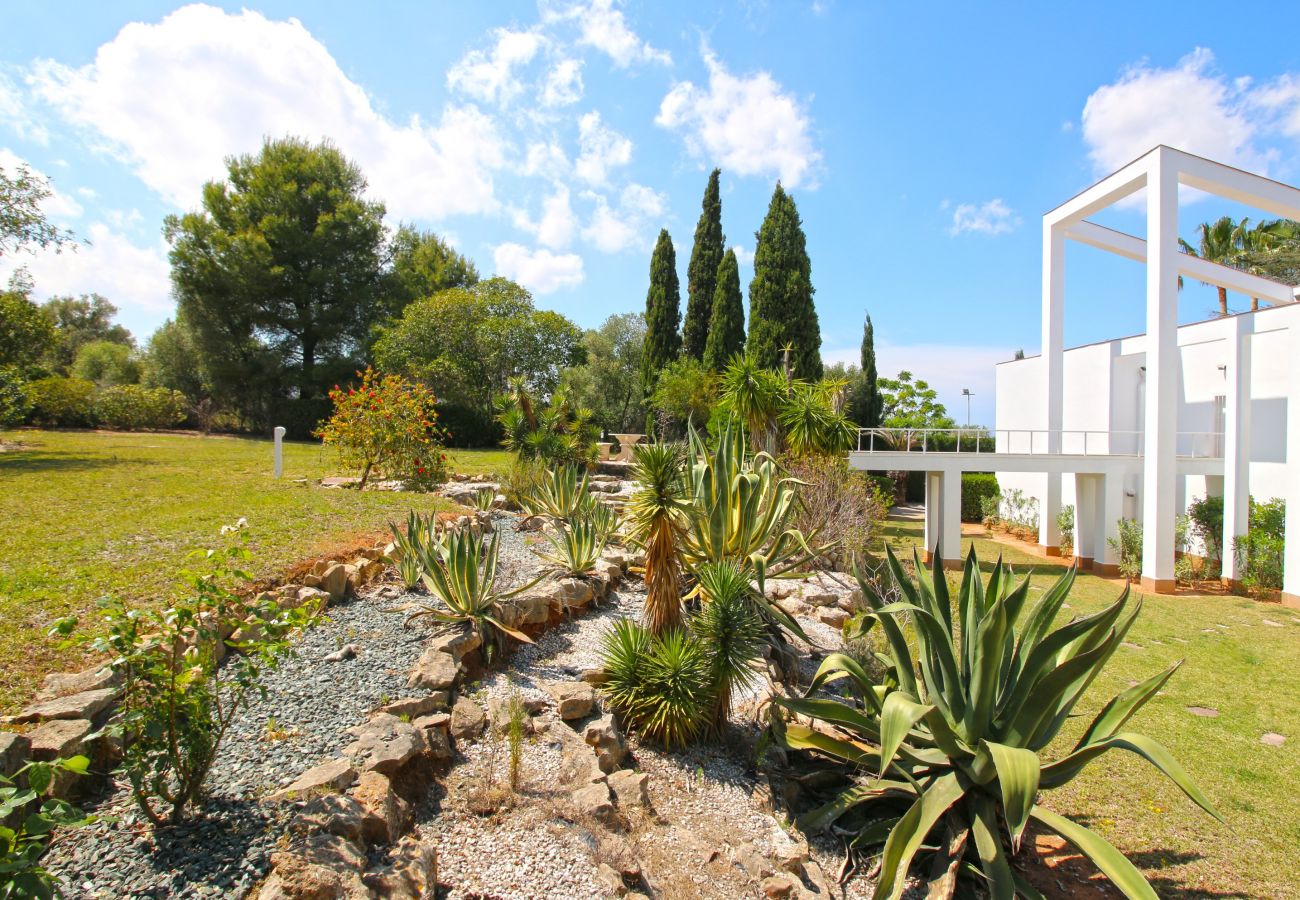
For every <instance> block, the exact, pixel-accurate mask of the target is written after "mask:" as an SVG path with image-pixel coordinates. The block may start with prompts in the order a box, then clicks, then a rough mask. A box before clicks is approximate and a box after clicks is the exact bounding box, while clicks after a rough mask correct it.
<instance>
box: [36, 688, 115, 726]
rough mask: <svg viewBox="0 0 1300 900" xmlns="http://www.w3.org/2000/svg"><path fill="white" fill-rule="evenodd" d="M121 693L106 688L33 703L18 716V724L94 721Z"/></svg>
mask: <svg viewBox="0 0 1300 900" xmlns="http://www.w3.org/2000/svg"><path fill="white" fill-rule="evenodd" d="M120 694H121V691H120V690H119V689H118V688H114V687H106V688H100V689H98V690H94V691H82V692H81V693H80V694H68V695H66V696H63V697H58V698H56V699H53V700H46V701H44V702H42V703H33V704H32V705H31V706H29V707H27V708H26V709H24V710H23V711H22V712H20V713H19V714H18V715H16V716H14V719H13V721H14V722H16V723H25V722H45V721H48V720H50V719H93V718H95V716H97V715H99V714H100V713H101V712H103V711H104V710H106V709H108V707H109V706H111V705H112V704H113V702H114V701H115V700H117V698H118V696H119V695H120Z"/></svg>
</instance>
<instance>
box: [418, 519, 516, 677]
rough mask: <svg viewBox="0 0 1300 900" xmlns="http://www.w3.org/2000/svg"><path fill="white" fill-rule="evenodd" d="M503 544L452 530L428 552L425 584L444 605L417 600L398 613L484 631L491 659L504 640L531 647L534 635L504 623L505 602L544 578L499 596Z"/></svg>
mask: <svg viewBox="0 0 1300 900" xmlns="http://www.w3.org/2000/svg"><path fill="white" fill-rule="evenodd" d="M497 546H498V545H497V536H496V535H495V534H493V535H492V537H491V538H485V537H481V536H477V535H475V534H473V533H472V532H470V531H469V530H468V529H461V530H459V531H450V532H448V533H447V534H446V535H445V536H444V537H443V538H442V539H441V540H440V541H438V542H437V543H436V544H434V545H433V546H432V547H427V548H425V571H424V573H423V574H422V575H421V579H422V580H423V581H424V586H425V587H427V588H428V589H429V592H430V593H431V594H433V595H434V597H436V598H437V599H438V600H440V601H442V604H443V605H442V606H431V605H430V604H428V603H420V602H413V603H407V604H404V605H402V606H399V607H397V608H396V609H395V610H394V611H395V612H405V613H409V615H408V616H407V617H406V622H407V624H408V625H409V624H410V623H411V622H413V621H416V620H418V619H421V618H425V617H428V618H431V619H433V620H434V621H436V622H438V623H440V624H441V625H443V626H445V627H462V628H468V629H469V630H471V631H475V632H478V634H479V637H480V638H481V640H482V642H483V648H484V655H485V656H486V657H487V658H488V660H489V661H491V659H492V657H493V655H494V653H495V652H496V651H497V650H499V649H501V645H502V643H503V637H504V636H507V635H508V636H509V637H512V638H514V639H515V640H517V641H523V642H525V643H529V644H531V643H532V642H533V641H532V639H531V638H529V637H528V635H526V634H524V633H523V632H522V631H516V630H515V629H513V628H510V627H508V626H506V625H505V624H503V623H502V621H501V617H500V603H501V601H502V600H505V599H507V598H509V597H513V596H514V595H516V594H519V593H522V592H523V591H526V590H527V589H528V588H530V587H532V586H533V585H535V584H537V582H539V581H541V579H542V576H538V577H537V578H535V579H533V580H532V581H530V582H528V583H527V584H524V585H521V586H520V587H517V588H515V589H513V590H510V591H502V592H498V591H497V589H496V579H497Z"/></svg>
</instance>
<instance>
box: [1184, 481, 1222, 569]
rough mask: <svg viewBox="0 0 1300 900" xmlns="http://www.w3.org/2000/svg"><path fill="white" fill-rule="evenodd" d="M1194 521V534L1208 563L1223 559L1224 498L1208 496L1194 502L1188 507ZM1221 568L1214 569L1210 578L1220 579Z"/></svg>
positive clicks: (1189, 514)
mask: <svg viewBox="0 0 1300 900" xmlns="http://www.w3.org/2000/svg"><path fill="white" fill-rule="evenodd" d="M1187 514H1188V516H1190V517H1191V520H1192V534H1193V535H1195V536H1196V538H1197V540H1199V541H1200V542H1201V548H1202V549H1203V550H1204V552H1205V559H1206V561H1207V562H1210V563H1215V562H1220V561H1221V560H1222V559H1223V497H1221V496H1217V497H1212V496H1206V497H1201V498H1199V499H1196V500H1193V501H1192V502H1191V503H1190V504H1189V505H1188V507H1187ZM1218 568H1219V567H1217V566H1216V567H1213V568H1212V570H1211V572H1210V573H1208V574H1209V575H1210V577H1214V578H1217V577H1218V574H1219V573H1218V571H1217V569H1218Z"/></svg>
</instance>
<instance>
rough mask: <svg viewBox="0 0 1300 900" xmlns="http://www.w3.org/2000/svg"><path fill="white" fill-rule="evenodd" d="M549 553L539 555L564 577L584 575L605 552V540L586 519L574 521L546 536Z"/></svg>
mask: <svg viewBox="0 0 1300 900" xmlns="http://www.w3.org/2000/svg"><path fill="white" fill-rule="evenodd" d="M547 540H548V541H549V542H550V544H551V552H549V553H539V554H538V556H540V557H541V558H542V559H544V560H546V561H547V562H549V563H551V564H552V565H553V566H555V567H556V568H557V569H559V570H560V571H561V572H562V573H564V574H566V575H586V574H587V573H588V572H590V571H591V570H592V569H593V568H595V566H596V561H597V560H598V559H600V554H602V553H603V552H605V540H604V538H603V537H601V534H600V530H599V529H598V528H597V526H596V525H595V524H594V523H592V522H590V521H588V520H586V519H574V520H573V521H572V522H570V523H569V524H568V525H563V524H562V525H560V527H559V532H558V533H557V534H553V535H547Z"/></svg>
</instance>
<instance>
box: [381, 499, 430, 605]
mask: <svg viewBox="0 0 1300 900" xmlns="http://www.w3.org/2000/svg"><path fill="white" fill-rule="evenodd" d="M388 529H389V530H390V531H391V532H392V533H393V546H394V548H395V549H396V551H397V553H396V554H395V555H396V565H397V572H398V575H400V576H401V579H402V584H403V586H405V587H406V589H407V590H408V591H409V590H410V589H411V588H413V587H415V586H416V585H417V584H419V583H420V576H421V575H422V574H423V573H424V571H425V562H426V560H427V558H428V554H429V552H430V550H431V549H432V548H433V547H434V546H435V545H436V544H438V543H439V542H440V541H441V540H442V537H441V536H440V535H439V534H438V517H437V515H436V514H435V513H429V514H428V515H427V516H422V515H420V514H419V513H418V512H416V511H415V510H411V511H410V512H409V513H407V515H406V527H405V528H399V527H398V526H397V525H396V524H395V523H393V522H389V523H388Z"/></svg>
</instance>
